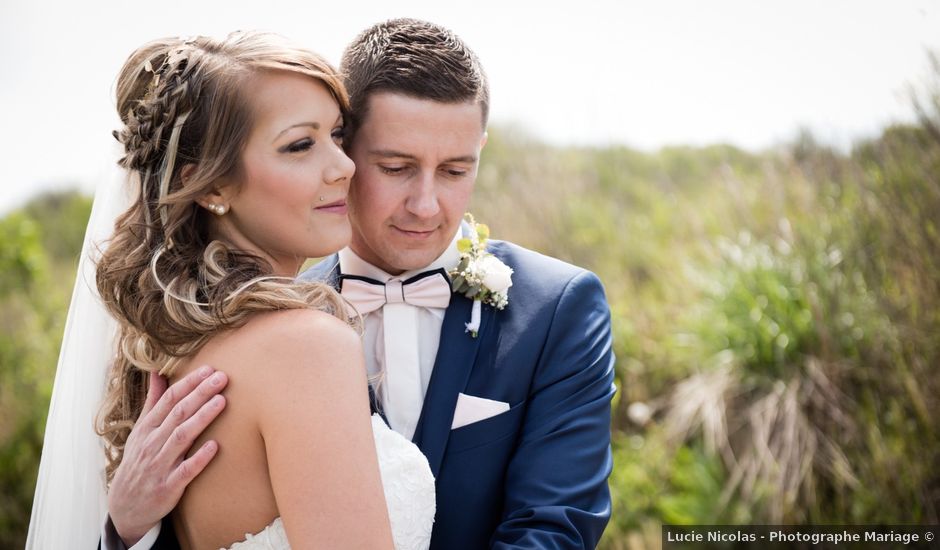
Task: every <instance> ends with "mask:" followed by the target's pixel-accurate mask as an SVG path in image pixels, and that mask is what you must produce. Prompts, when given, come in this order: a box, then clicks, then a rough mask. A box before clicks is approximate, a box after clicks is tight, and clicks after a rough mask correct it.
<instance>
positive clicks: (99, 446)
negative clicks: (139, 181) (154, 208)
mask: <svg viewBox="0 0 940 550" xmlns="http://www.w3.org/2000/svg"><path fill="white" fill-rule="evenodd" d="M113 170H114V171H115V172H116V171H117V170H118V169H117V167H115V168H114V169H113ZM121 172H122V175H121V176H118V175H117V174H114V175H113V176H112V175H109V176H108V177H105V178H102V183H101V184H99V186H98V189H97V190H96V192H95V201H94V205H93V206H92V210H91V217H90V218H89V221H88V228H87V229H86V231H85V241H84V245H83V246H82V255H81V258H80V259H79V263H78V272H77V274H76V277H75V288H74V290H73V292H72V301H71V304H70V305H69V313H68V319H67V320H66V323H65V334H64V336H63V338H62V348H61V350H60V352H59V363H58V366H57V367H56V375H55V386H54V387H53V390H52V400H51V402H50V404H49V416H48V418H47V420H46V433H45V438H44V440H43V447H42V459H41V462H40V465H39V479H38V480H37V483H36V494H35V496H34V498H33V510H32V516H31V517H30V522H29V534H28V536H27V539H26V548H27V549H35V550H58V549H62V548H94V547H95V545H96V544H97V541H98V537H99V535H100V533H101V527H102V526H103V524H104V519H105V514H106V513H107V508H106V505H107V499H106V496H105V463H106V461H105V455H104V442H103V440H102V439H101V438H100V437H99V436H98V435H97V434H96V433H95V425H94V423H95V417H96V415H97V413H98V408H99V406H100V405H101V401H102V398H103V396H104V390H105V383H106V376H107V372H108V367H109V365H110V363H111V361H112V359H113V357H114V352H115V344H114V341H115V335H116V332H117V325H116V323H115V321H114V319H113V318H112V317H111V315H110V314H109V313H108V312H107V311H106V310H105V308H104V306H103V305H102V303H101V300H100V299H99V295H98V290H97V287H96V285H95V265H96V263H97V259H98V258H99V257H100V250H99V248H100V247H103V246H104V245H105V244H106V241H107V239H108V238H109V237H110V236H111V234H112V232H113V230H114V221H115V220H116V219H117V217H118V216H119V215H120V214H121V213H123V212H124V211H125V210H126V209H127V207H128V206H129V205H130V203H131V195H132V190H131V189H130V187H131V186H130V185H128V184H127V183H126V176H124V175H123V174H124V172H123V171H121Z"/></svg>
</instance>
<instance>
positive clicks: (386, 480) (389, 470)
mask: <svg viewBox="0 0 940 550" xmlns="http://www.w3.org/2000/svg"><path fill="white" fill-rule="evenodd" d="M372 433H373V435H374V436H375V449H376V451H377V453H378V457H379V470H380V471H381V473H382V487H383V488H384V489H385V502H386V503H387V504H388V519H389V522H390V523H391V524H392V540H394V541H395V548H396V550H427V548H428V546H429V545H430V543H431V527H432V525H433V524H434V511H435V494H434V476H433V475H431V467H430V466H428V459H427V458H425V456H424V454H422V453H421V451H420V450H419V449H418V447H417V446H416V445H415V444H414V443H412V442H410V441H408V440H407V439H405V438H404V436H402V435H401V434H399V433H397V432H395V431H393V430H392V429H391V428H389V427H388V426H386V425H385V422H384V421H383V420H382V419H381V417H379V415H377V414H374V415H372ZM289 549H290V544H288V542H287V533H285V532H284V524H283V523H282V522H281V518H277V519H275V520H274V521H273V522H272V523H271V525H268V526H267V527H265V528H264V530H263V531H261V532H260V533H257V534H254V535H247V537H246V538H245V540H244V541H242V542H237V543H235V544H234V545H232V547H231V548H230V549H229V550H289Z"/></svg>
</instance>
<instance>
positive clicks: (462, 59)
mask: <svg viewBox="0 0 940 550" xmlns="http://www.w3.org/2000/svg"><path fill="white" fill-rule="evenodd" d="M340 72H341V73H342V74H343V78H344V82H345V84H346V89H347V91H348V93H349V99H350V111H351V114H350V120H348V121H347V124H346V130H347V136H348V137H352V135H353V133H355V131H356V129H357V127H358V126H359V125H360V124H362V121H363V120H365V117H366V115H367V114H368V112H367V109H368V99H369V96H370V95H372V94H374V93H378V92H394V93H400V94H403V95H406V96H410V97H414V98H417V99H431V100H434V101H440V102H442V103H461V102H465V101H469V102H473V103H479V105H480V109H481V110H482V113H483V127H484V128H485V127H486V121H487V116H488V115H489V100H490V97H489V95H490V94H489V86H488V84H487V82H486V74H485V73H484V72H483V67H482V66H480V61H479V60H478V59H477V56H476V55H475V54H474V53H473V51H472V50H471V49H470V48H469V47H468V46H467V45H466V44H465V43H464V41H463V40H461V39H460V37H458V36H457V35H456V34H454V33H453V32H451V31H449V30H448V29H445V28H444V27H441V26H440V25H436V24H434V23H429V22H427V21H420V20H417V19H391V20H389V21H385V22H384V23H378V24H376V25H373V26H372V27H369V28H368V29H366V30H364V31H362V32H361V33H360V34H359V36H357V37H356V38H355V40H353V41H352V43H351V44H349V46H348V47H347V48H346V51H345V52H343V58H342V61H341V63H340Z"/></svg>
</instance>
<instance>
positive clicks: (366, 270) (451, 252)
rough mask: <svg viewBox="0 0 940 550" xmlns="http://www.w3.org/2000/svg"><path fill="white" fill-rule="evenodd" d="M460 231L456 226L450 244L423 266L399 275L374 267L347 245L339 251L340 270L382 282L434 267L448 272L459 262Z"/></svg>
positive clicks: (432, 269)
mask: <svg viewBox="0 0 940 550" xmlns="http://www.w3.org/2000/svg"><path fill="white" fill-rule="evenodd" d="M461 233H462V227H458V228H457V232H456V233H455V234H454V238H453V239H451V241H450V244H449V245H447V248H445V249H444V252H443V253H442V254H441V255H440V256H438V257H437V259H436V260H434V261H433V262H431V263H430V264H428V265H427V266H425V267H422V268H420V269H412V270H410V271H406V272H404V273H402V274H401V275H389V274H388V273H386V272H385V271H384V270H382V269H379V268H378V267H375V266H374V265H372V264H370V263H369V262H367V261H365V260H363V259H362V258H361V257H359V255H358V254H356V253H355V252H353V251H352V249H351V248H349V247H348V246H347V247H346V248H344V249H342V250H340V251H339V266H340V272H341V273H343V274H346V275H359V276H362V277H369V278H370V279H375V280H376V281H380V282H382V283H387V282H388V281H390V280H391V279H399V280H402V281H405V280H407V279H409V278H410V277H413V276H415V275H417V274H419V273H423V272H425V271H434V270H435V269H443V270H444V271H446V272H447V273H450V272H451V271H452V270H453V269H455V268H456V267H457V264H458V263H459V262H460V251H459V250H457V241H458V240H460V236H461Z"/></svg>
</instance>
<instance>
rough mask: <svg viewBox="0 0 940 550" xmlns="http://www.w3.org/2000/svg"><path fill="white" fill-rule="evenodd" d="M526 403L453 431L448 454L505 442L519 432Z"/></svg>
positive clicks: (448, 444)
mask: <svg viewBox="0 0 940 550" xmlns="http://www.w3.org/2000/svg"><path fill="white" fill-rule="evenodd" d="M524 412H525V401H523V402H522V403H519V404H518V405H516V406H514V407H512V408H511V409H509V410H508V411H506V412H504V413H501V414H498V415H496V416H493V417H490V418H487V419H486V420H481V421H479V422H474V423H473V424H468V425H466V426H461V427H460V428H457V429H455V430H451V432H450V437H449V439H448V440H447V454H453V453H459V452H462V451H467V450H470V449H475V448H477V447H481V446H483V445H489V444H491V443H495V442H497V441H501V440H505V439H508V438H510V437H511V436H513V435H515V434H516V433H517V432H518V431H519V426H520V425H521V423H522V415H523V413H524Z"/></svg>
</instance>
